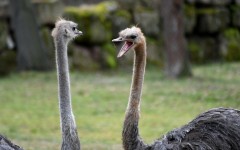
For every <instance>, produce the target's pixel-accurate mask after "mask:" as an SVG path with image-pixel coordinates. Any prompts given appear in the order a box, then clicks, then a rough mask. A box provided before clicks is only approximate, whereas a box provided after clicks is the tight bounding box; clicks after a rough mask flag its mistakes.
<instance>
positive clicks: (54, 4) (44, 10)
mask: <svg viewBox="0 0 240 150" xmlns="http://www.w3.org/2000/svg"><path fill="white" fill-rule="evenodd" d="M33 4H34V11H35V14H36V18H38V19H37V21H38V24H40V25H42V24H54V23H55V21H56V20H57V19H58V18H59V17H60V16H62V14H63V9H64V7H63V4H62V3H61V2H60V1H56V0H52V1H50V0H49V1H34V3H33Z"/></svg>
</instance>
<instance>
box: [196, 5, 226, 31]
mask: <svg viewBox="0 0 240 150" xmlns="http://www.w3.org/2000/svg"><path fill="white" fill-rule="evenodd" d="M197 18H198V21H197V22H198V24H197V26H198V28H197V30H198V32H200V33H216V32H218V31H220V30H222V29H224V28H226V27H227V25H228V23H229V22H230V14H229V11H228V10H227V9H225V8H202V9H198V10H197Z"/></svg>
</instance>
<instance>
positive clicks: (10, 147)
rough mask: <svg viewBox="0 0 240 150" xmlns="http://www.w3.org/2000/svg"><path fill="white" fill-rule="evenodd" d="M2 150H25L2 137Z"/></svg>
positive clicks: (0, 140) (0, 138) (0, 137)
mask: <svg viewBox="0 0 240 150" xmlns="http://www.w3.org/2000/svg"><path fill="white" fill-rule="evenodd" d="M0 150H23V149H22V148H21V147H19V146H18V145H15V144H13V143H12V142H11V141H10V140H9V139H7V138H6V137H4V136H3V135H0Z"/></svg>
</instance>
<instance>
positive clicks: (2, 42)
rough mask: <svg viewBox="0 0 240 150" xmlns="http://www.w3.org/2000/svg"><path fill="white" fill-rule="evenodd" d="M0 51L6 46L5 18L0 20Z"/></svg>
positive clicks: (6, 27) (6, 26)
mask: <svg viewBox="0 0 240 150" xmlns="http://www.w3.org/2000/svg"><path fill="white" fill-rule="evenodd" d="M0 33H1V34H0V52H1V51H2V50H5V49H6V48H7V38H8V24H7V22H6V21H5V20H3V19H1V20H0Z"/></svg>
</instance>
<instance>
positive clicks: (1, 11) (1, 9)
mask: <svg viewBox="0 0 240 150" xmlns="http://www.w3.org/2000/svg"><path fill="white" fill-rule="evenodd" d="M0 17H1V18H7V17H9V2H8V0H1V1H0Z"/></svg>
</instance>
